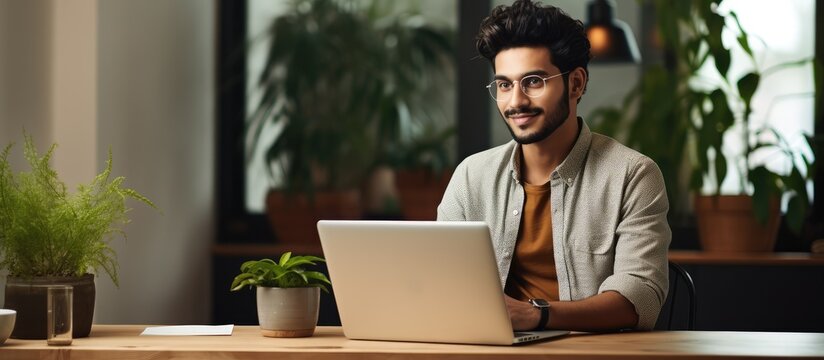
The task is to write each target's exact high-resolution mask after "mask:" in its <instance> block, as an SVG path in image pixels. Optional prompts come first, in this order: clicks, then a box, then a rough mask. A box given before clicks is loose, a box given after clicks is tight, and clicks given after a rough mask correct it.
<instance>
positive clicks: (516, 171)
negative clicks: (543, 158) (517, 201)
mask: <svg viewBox="0 0 824 360" xmlns="http://www.w3.org/2000/svg"><path fill="white" fill-rule="evenodd" d="M578 125H579V126H580V131H579V132H578V139H577V140H575V145H573V146H572V150H570V152H569V154H568V155H567V157H566V159H564V161H562V162H561V164H560V165H558V167H557V168H555V171H554V172H552V175H551V176H552V179H555V178H558V177H560V178H561V179H562V180H563V181H564V182H565V183H566V184H567V185H572V182H573V181H575V177H576V176H577V175H578V172H580V171H581V168H582V167H583V165H584V160H585V159H586V157H587V152H589V144H590V143H591V142H592V132H591V131H590V130H589V126H587V123H586V122H584V119H582V118H581V117H580V116H579V117H578ZM513 142H514V140H513ZM509 170H510V173H511V174H512V178H513V179H514V180H515V181H518V182H520V181H521V173H520V172H521V144H518V143H515V151H513V152H512V154H511V155H510V158H509Z"/></svg>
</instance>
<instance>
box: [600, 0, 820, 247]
mask: <svg viewBox="0 0 824 360" xmlns="http://www.w3.org/2000/svg"><path fill="white" fill-rule="evenodd" d="M651 2H652V4H653V5H654V8H655V14H656V21H657V33H658V38H659V39H660V40H661V43H662V45H663V47H664V52H665V59H666V62H665V63H664V64H657V65H651V66H649V67H648V68H646V69H645V71H644V73H643V75H642V78H641V81H640V82H639V84H638V85H637V86H636V87H635V88H634V89H633V90H632V91H631V92H630V93H629V95H628V96H627V97H626V98H625V101H624V104H623V105H622V108H602V109H599V110H597V111H596V112H595V113H594V121H595V122H596V123H597V124H598V125H597V126H596V129H598V130H600V131H602V132H605V133H608V134H611V135H616V136H619V137H620V136H624V137H625V138H626V139H625V141H626V142H627V143H628V145H630V146H632V147H634V148H636V149H638V150H640V151H641V152H643V153H644V154H647V155H648V156H650V157H652V158H653V159H654V160H655V161H656V162H657V163H658V165H659V166H660V168H661V171H662V172H663V174H664V178H665V180H666V182H667V193H668V197H669V198H670V200H671V203H672V204H674V205H675V208H676V209H675V210H676V211H674V212H671V215H672V214H677V210H679V204H681V203H683V202H685V201H686V200H688V199H686V198H685V197H684V196H683V195H684V194H686V193H687V192H686V191H685V188H690V189H692V190H693V191H694V192H695V193H696V196H695V197H694V201H695V203H694V204H695V208H696V211H697V212H698V214H697V218H698V226H699V233H700V237H701V240H702V246H703V247H704V248H705V249H707V250H719V251H736V250H743V251H770V250H772V244H774V241H775V236H776V232H777V230H778V221H779V218H778V215H779V214H778V200H779V198H780V196H781V195H782V194H786V195H787V196H789V198H790V199H789V207H788V211H787V221H788V224H789V225H790V228H791V229H792V230H794V231H797V232H798V231H800V230H801V226H802V223H803V222H804V220H805V217H806V212H807V209H808V208H809V205H810V204H809V196H808V194H807V188H806V182H807V180H809V178H810V176H812V175H813V171H810V170H811V169H812V168H813V166H814V164H813V163H812V161H811V159H808V158H806V157H804V163H803V164H798V163H796V162H794V161H790V164H791V165H790V167H791V168H790V169H789V171H787V172H786V173H783V172H782V173H777V172H774V171H771V170H770V169H768V168H767V167H766V166H764V165H763V164H757V163H755V162H754V161H753V154H754V153H755V152H757V151H760V150H761V149H765V148H769V147H773V148H778V149H780V150H781V151H780V153H781V154H786V155H788V156H789V158H790V159H791V158H792V156H793V152H792V150H791V149H790V148H789V147H787V146H786V142H784V141H783V139H781V138H780V136H778V134H777V132H775V131H773V130H771V129H768V128H766V129H753V128H752V125H751V124H750V122H751V116H752V107H751V102H752V98H753V95H754V94H755V93H756V91H757V90H758V87H759V84H760V82H761V79H762V78H763V77H764V76H769V75H770V74H774V73H776V72H778V71H779V70H781V69H783V68H786V67H789V66H798V65H803V64H807V63H809V60H802V61H798V62H794V63H787V64H780V65H777V66H774V67H772V68H768V69H762V66H761V64H759V63H758V61H757V59H756V57H755V56H754V53H753V51H752V49H751V46H750V42H751V37H750V36H749V35H748V33H747V32H746V31H745V30H744V29H743V27H742V26H741V24H740V22H739V21H738V17H737V15H736V14H735V13H734V12H729V13H720V12H719V11H718V6H719V5H720V3H721V0H701V1H670V0H651ZM724 29H729V30H731V31H732V32H733V33H735V34H736V43H735V44H731V45H729V44H728V45H725V44H724V43H723V42H722V31H723V30H724ZM731 47H739V48H740V49H741V50H743V53H744V54H746V56H747V57H748V59H749V60H750V61H751V63H752V70H751V71H750V72H748V73H746V74H745V75H743V76H741V77H740V78H733V74H731V73H730V72H729V68H730V63H731V57H732V52H731ZM705 64H712V67H713V68H714V69H715V71H716V72H717V74H718V78H719V79H721V80H720V82H719V81H713V80H707V79H705V78H702V76H701V72H700V71H701V69H702V68H704V67H705ZM773 76H775V75H773ZM627 109H634V110H635V111H626V110H627ZM621 124H628V125H627V127H626V128H625V129H623V130H624V132H623V133H622V129H620V125H621ZM740 129H744V130H743V131H742V130H740ZM731 131H738V132H739V133H740V134H741V135H740V136H741V138H742V143H743V144H744V149H743V151H741V152H740V153H737V154H727V153H725V152H723V151H722V148H723V145H724V140H725V135H728V134H729V133H730V132H731ZM764 133H772V134H774V135H775V136H773V137H772V138H765V137H764V136H762V135H763V134H764ZM730 156H731V157H733V158H732V159H733V161H732V163H733V164H735V165H734V169H731V170H730V169H728V165H727V164H728V159H727V158H728V157H730ZM685 164H686V165H685ZM729 171H737V172H738V173H739V175H740V178H741V184H740V185H739V188H740V191H741V195H738V196H734V195H721V193H720V189H721V184H722V183H723V182H724V179H726V177H727V174H728V172H729ZM802 173H805V174H806V175H805V176H802ZM705 184H706V185H709V186H705ZM707 187H709V188H711V189H712V190H711V191H710V192H709V194H706V195H704V194H701V191H702V189H704V188H707ZM719 208H728V209H734V211H739V210H740V211H743V212H740V211H739V212H738V213H737V214H736V215H734V216H733V217H734V218H737V219H743V218H744V217H746V216H741V215H742V214H743V215H746V213H747V212H749V213H751V214H752V215H753V216H754V219H755V220H757V221H750V220H746V221H745V222H738V223H737V224H734V225H732V226H731V227H730V226H728V224H730V223H727V222H726V221H723V222H719V220H721V219H723V218H724V216H722V215H721V214H719V213H711V214H707V213H704V212H703V210H705V209H715V210H718V209H719ZM753 216H750V218H753ZM671 220H673V219H671ZM674 220H675V221H678V219H674ZM725 229H726V230H725ZM712 235H720V238H723V239H727V240H729V239H733V236H735V235H740V236H742V238H741V240H740V241H739V240H734V241H733V243H730V242H726V243H724V244H720V245H716V244H715V243H712V242H711V241H706V240H707V239H708V238H709V237H710V236H712ZM757 237H761V238H763V240H755V241H753V238H757Z"/></svg>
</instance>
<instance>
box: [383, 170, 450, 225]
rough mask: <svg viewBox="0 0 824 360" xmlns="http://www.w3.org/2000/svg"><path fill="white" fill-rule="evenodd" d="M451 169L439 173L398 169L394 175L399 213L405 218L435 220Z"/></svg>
mask: <svg viewBox="0 0 824 360" xmlns="http://www.w3.org/2000/svg"><path fill="white" fill-rule="evenodd" d="M451 178H452V170H448V171H444V172H441V173H439V174H435V173H432V172H431V171H427V170H422V169H419V170H399V171H398V172H397V174H396V175H395V184H396V185H397V187H398V197H399V198H400V201H401V213H403V218H404V219H406V220H435V219H436V218H437V216H438V204H440V203H441V200H442V199H443V193H444V191H446V186H447V185H449V180H450V179H451Z"/></svg>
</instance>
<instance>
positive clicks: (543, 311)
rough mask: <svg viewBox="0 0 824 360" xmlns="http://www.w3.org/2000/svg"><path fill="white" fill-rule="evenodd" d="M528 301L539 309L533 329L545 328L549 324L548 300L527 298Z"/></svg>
mask: <svg viewBox="0 0 824 360" xmlns="http://www.w3.org/2000/svg"><path fill="white" fill-rule="evenodd" d="M529 303H530V304H532V306H533V307H534V308H535V309H536V310H538V311H539V318H538V326H536V327H535V330H536V331H539V330H544V329H546V327H547V326H549V307H550V306H549V302H548V301H546V300H544V299H529Z"/></svg>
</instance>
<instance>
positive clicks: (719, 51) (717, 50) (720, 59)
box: [710, 45, 731, 81]
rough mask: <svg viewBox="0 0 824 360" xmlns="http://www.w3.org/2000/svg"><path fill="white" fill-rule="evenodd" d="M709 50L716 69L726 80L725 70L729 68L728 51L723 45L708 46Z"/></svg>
mask: <svg viewBox="0 0 824 360" xmlns="http://www.w3.org/2000/svg"><path fill="white" fill-rule="evenodd" d="M710 52H711V53H712V58H713V60H715V68H716V69H717V70H718V73H719V74H721V76H722V77H723V78H724V80H725V81H726V80H727V71H728V70H729V69H730V62H731V60H730V51H729V50H727V49H725V48H724V46H723V45H720V46H717V47H713V46H710Z"/></svg>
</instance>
